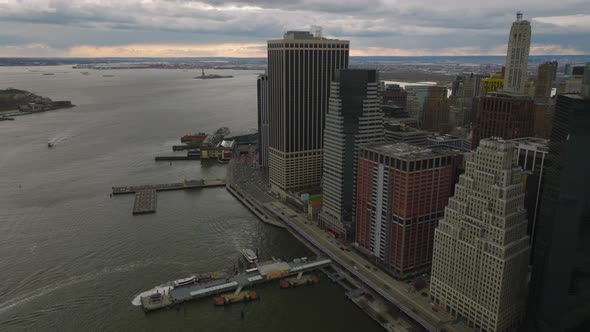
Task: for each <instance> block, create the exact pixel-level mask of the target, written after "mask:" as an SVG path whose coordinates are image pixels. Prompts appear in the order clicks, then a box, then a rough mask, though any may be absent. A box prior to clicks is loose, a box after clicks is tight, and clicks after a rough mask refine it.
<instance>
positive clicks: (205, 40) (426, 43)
mask: <svg viewBox="0 0 590 332" xmlns="http://www.w3.org/2000/svg"><path fill="white" fill-rule="evenodd" d="M517 10H521V11H523V12H524V17H525V19H527V20H529V21H531V23H532V27H533V36H532V47H531V54H590V1H589V0H524V1H518V0H485V1H482V0H444V1H443V0H409V1H406V0H243V1H242V0H235V1H231V0H228V1H226V0H202V1H193V0H0V56H5V57H13V56H74V57H77V56H81V57H93V56H96V57H102V56H146V57H147V56H154V57H160V56H162V57H171V56H178V57H184V56H240V57H264V56H266V53H265V52H266V44H265V42H266V40H268V39H273V38H280V37H281V36H282V33H283V32H284V31H286V30H294V29H300V30H308V29H309V27H310V26H312V25H319V26H321V27H322V28H323V32H324V35H325V36H328V37H334V38H340V39H348V40H350V41H351V55H487V54H490V55H505V52H506V51H505V50H506V43H507V39H508V31H509V30H510V25H511V23H512V22H513V21H514V20H515V13H516V11H517Z"/></svg>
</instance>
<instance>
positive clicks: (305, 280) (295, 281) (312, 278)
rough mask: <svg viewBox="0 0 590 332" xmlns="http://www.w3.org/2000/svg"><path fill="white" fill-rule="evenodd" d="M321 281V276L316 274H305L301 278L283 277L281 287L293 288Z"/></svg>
mask: <svg viewBox="0 0 590 332" xmlns="http://www.w3.org/2000/svg"><path fill="white" fill-rule="evenodd" d="M319 282H320V277H319V276H318V275H315V274H304V275H302V276H301V278H297V277H291V278H285V279H281V281H280V282H279V286H280V287H281V288H293V287H299V286H306V285H314V284H317V283H319Z"/></svg>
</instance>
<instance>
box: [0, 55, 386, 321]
mask: <svg viewBox="0 0 590 332" xmlns="http://www.w3.org/2000/svg"><path fill="white" fill-rule="evenodd" d="M29 69H34V70H41V72H31V71H29ZM47 72H52V73H55V74H54V75H42V73H47ZM212 72H213V71H212ZM220 73H221V74H226V75H227V74H229V75H234V78H233V79H220V80H193V79H192V77H193V76H196V75H199V72H198V71H181V70H117V71H100V72H99V71H91V72H90V75H81V74H80V72H79V71H77V70H74V69H71V68H69V67H66V66H62V67H41V68H21V67H16V68H0V88H7V87H14V88H20V89H25V90H29V91H32V92H35V93H37V94H39V95H42V96H47V97H50V98H52V99H53V100H60V99H65V100H72V102H73V103H74V104H76V105H77V106H76V107H75V108H71V109H64V110H58V111H52V112H47V113H42V114H37V115H28V116H22V117H18V118H17V119H16V120H15V121H5V122H0V280H1V282H0V330H5V331H15V330H44V331H45V330H47V331H82V330H92V331H135V330H153V331H171V330H189V331H379V330H380V327H379V326H378V325H377V324H376V323H374V322H373V321H371V320H370V319H369V318H368V317H367V316H366V315H364V314H363V313H362V312H361V311H360V310H358V309H357V308H356V307H355V306H354V305H353V304H351V303H350V302H348V301H347V300H346V298H345V296H344V294H343V292H342V290H341V289H340V288H338V287H337V286H335V285H333V284H331V283H329V282H327V281H326V280H324V281H323V282H322V283H320V284H319V285H317V286H313V287H303V288H299V289H296V290H279V289H278V285H277V284H274V283H272V284H267V285H263V286H261V287H259V288H258V290H259V294H260V296H261V301H258V302H255V303H250V304H246V305H242V304H239V305H236V306H232V307H228V308H216V307H214V306H213V303H212V300H210V299H204V300H201V301H196V302H192V303H188V304H186V305H184V306H182V307H181V308H179V309H178V310H176V309H172V310H162V311H159V312H154V313H152V314H149V315H145V314H144V313H143V312H142V311H141V310H140V309H138V308H137V307H133V306H132V305H131V300H132V299H133V297H134V295H135V294H137V293H138V292H140V291H143V290H147V289H149V288H152V287H153V286H155V285H158V284H161V283H163V282H166V281H169V280H172V279H176V278H179V277H184V276H186V275H188V274H189V273H192V272H208V271H215V270H220V269H225V268H227V267H231V266H232V265H233V264H235V263H236V260H237V250H238V249H240V248H245V247H250V248H258V249H259V250H260V255H261V256H262V257H263V258H270V256H275V257H285V258H287V257H291V258H292V257H297V256H303V255H308V254H309V253H308V252H307V249H306V248H305V247H303V246H302V245H301V244H300V243H299V242H297V241H296V240H295V239H293V238H292V237H291V236H290V235H289V234H288V233H287V232H286V231H284V230H280V229H276V228H273V227H271V226H267V225H265V224H262V223H260V222H259V221H258V220H257V219H256V218H255V217H254V216H253V215H251V214H250V213H249V212H248V211H247V210H246V209H245V208H244V207H243V206H241V205H240V204H239V203H238V202H237V201H236V200H235V199H234V198H233V197H231V196H230V195H229V194H228V193H227V192H226V191H225V189H223V188H215V189H206V190H202V191H190V192H182V191H179V192H165V193H160V194H158V210H157V213H156V214H153V215H144V216H135V217H134V216H132V215H131V209H132V205H133V196H118V197H113V198H110V197H109V192H110V187H111V186H113V185H124V184H144V183H158V182H176V181H179V180H182V179H185V178H201V177H203V178H221V177H224V176H225V167H226V166H225V165H222V164H219V163H216V162H208V163H200V162H193V161H190V162H175V163H173V164H172V165H170V164H169V163H166V162H164V163H156V162H154V161H153V157H154V156H155V155H158V154H171V153H172V152H171V145H172V144H178V143H177V142H178V139H179V137H180V136H181V135H182V134H184V133H187V132H191V131H197V130H204V131H209V132H211V131H213V130H215V129H216V128H218V127H221V126H227V127H230V128H232V129H249V128H254V127H256V91H255V90H256V74H257V72H253V71H223V72H220ZM105 74H106V75H114V77H103V76H102V75H105ZM49 141H52V142H53V143H54V144H55V146H54V147H53V148H51V149H49V148H47V142H49ZM242 310H244V312H245V318H244V319H241V317H240V312H241V311H242Z"/></svg>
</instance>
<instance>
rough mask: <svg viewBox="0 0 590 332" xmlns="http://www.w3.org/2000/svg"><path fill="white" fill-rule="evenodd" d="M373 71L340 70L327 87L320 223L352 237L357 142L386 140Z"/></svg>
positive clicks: (375, 73) (348, 237)
mask: <svg viewBox="0 0 590 332" xmlns="http://www.w3.org/2000/svg"><path fill="white" fill-rule="evenodd" d="M378 86H379V79H378V75H377V71H376V70H364V69H340V70H338V71H336V75H335V77H334V81H332V84H331V90H330V106H329V109H328V114H327V115H326V127H325V129H324V163H323V171H322V172H323V175H322V190H323V195H324V204H323V206H322V211H321V212H320V225H321V226H322V227H324V228H327V229H330V230H331V231H333V232H335V233H337V234H339V235H340V236H342V237H344V238H347V239H352V235H353V234H354V227H353V221H354V205H355V204H354V203H355V202H354V198H355V193H356V173H357V170H356V163H357V154H358V147H359V145H360V144H367V143H380V142H384V141H385V132H384V129H383V113H382V112H381V107H380V106H381V100H380V96H379V91H378V89H379V87H378Z"/></svg>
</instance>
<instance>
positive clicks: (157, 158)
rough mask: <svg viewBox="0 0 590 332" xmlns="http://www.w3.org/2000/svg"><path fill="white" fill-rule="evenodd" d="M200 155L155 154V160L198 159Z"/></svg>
mask: <svg viewBox="0 0 590 332" xmlns="http://www.w3.org/2000/svg"><path fill="white" fill-rule="evenodd" d="M200 159H201V156H200V155H186V156H156V157H155V158H154V160H155V161H174V160H200Z"/></svg>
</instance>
